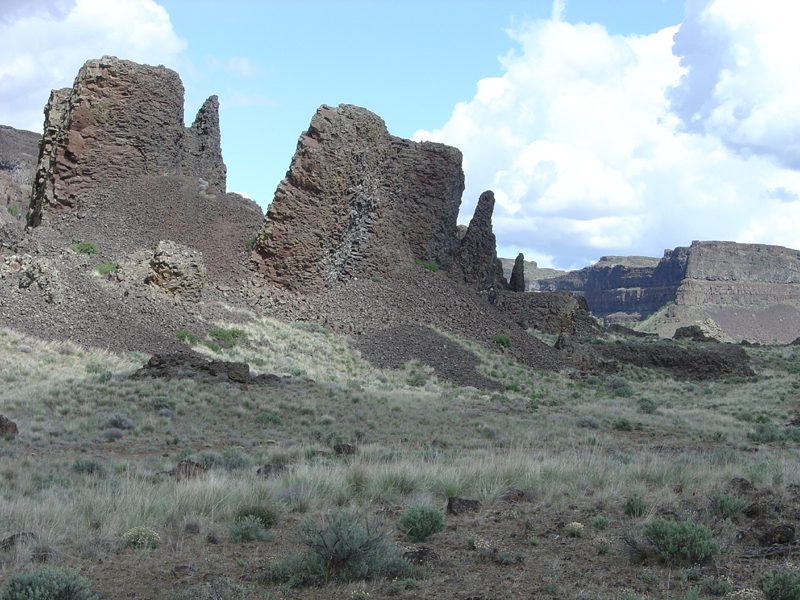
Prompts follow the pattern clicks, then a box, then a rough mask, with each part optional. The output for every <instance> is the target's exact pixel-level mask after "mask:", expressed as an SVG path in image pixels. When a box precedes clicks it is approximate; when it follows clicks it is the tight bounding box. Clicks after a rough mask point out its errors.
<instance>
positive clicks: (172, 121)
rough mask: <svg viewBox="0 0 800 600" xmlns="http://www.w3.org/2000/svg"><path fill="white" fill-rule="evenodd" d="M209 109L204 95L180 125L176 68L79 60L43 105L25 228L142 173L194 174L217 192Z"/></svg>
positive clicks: (220, 166) (214, 130)
mask: <svg viewBox="0 0 800 600" xmlns="http://www.w3.org/2000/svg"><path fill="white" fill-rule="evenodd" d="M217 108H218V103H217V100H216V97H213V96H212V97H211V98H209V99H208V100H207V101H206V103H205V104H204V105H203V107H202V108H201V109H200V112H199V113H198V115H197V119H196V120H195V122H194V124H193V125H192V127H191V128H188V129H187V128H186V127H185V126H184V119H183V84H182V83H181V80H180V77H179V76H178V74H177V73H175V72H174V71H172V70H170V69H167V68H165V67H161V66H160V67H151V66H148V65H140V64H137V63H134V62H130V61H127V60H119V59H117V58H115V57H109V56H104V57H103V58H102V59H99V60H90V61H87V62H86V64H84V66H83V67H82V68H81V70H80V71H79V72H78V75H77V77H76V78H75V83H74V85H73V87H72V88H64V89H60V90H54V91H53V92H52V93H51V94H50V100H49V101H48V103H47V105H46V106H45V125H44V136H43V138H42V143H41V147H40V151H39V158H38V166H37V171H36V178H35V185H34V192H33V198H32V201H31V204H30V209H29V211H28V215H27V222H28V225H29V226H32V227H35V226H38V225H39V224H40V223H42V222H43V221H47V220H48V219H51V218H53V217H54V216H55V215H56V214H58V213H60V212H63V211H67V212H70V210H71V211H78V212H79V211H80V209H81V208H83V207H85V206H84V205H85V204H87V199H88V198H91V197H92V196H94V195H96V194H98V193H102V191H103V190H104V188H108V187H110V186H115V185H117V184H118V183H121V182H126V181H130V180H131V179H134V178H137V177H142V176H155V175H184V176H190V177H196V178H201V179H203V180H204V181H206V182H207V183H208V187H209V189H211V190H213V191H216V192H219V193H224V192H225V165H224V163H223V162H222V154H221V151H220V140H219V119H218V116H217Z"/></svg>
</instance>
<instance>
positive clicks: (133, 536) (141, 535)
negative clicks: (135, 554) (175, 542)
mask: <svg viewBox="0 0 800 600" xmlns="http://www.w3.org/2000/svg"><path fill="white" fill-rule="evenodd" d="M122 541H123V542H125V545H126V546H127V547H129V548H158V546H159V544H160V543H161V536H160V535H158V533H157V532H156V530H155V529H153V528H151V527H144V526H142V525H139V526H137V527H134V528H133V529H130V530H128V531H126V532H125V533H123V534H122Z"/></svg>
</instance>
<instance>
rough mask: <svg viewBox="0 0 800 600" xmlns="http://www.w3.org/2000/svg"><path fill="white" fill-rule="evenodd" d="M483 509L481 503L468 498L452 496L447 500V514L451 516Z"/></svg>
mask: <svg viewBox="0 0 800 600" xmlns="http://www.w3.org/2000/svg"><path fill="white" fill-rule="evenodd" d="M480 509H481V503H480V502H478V501H477V500H467V499H466V498H456V497H455V496H451V497H450V498H448V499H447V512H448V513H450V514H451V515H456V516H458V515H460V514H462V513H468V512H477V511H479V510H480Z"/></svg>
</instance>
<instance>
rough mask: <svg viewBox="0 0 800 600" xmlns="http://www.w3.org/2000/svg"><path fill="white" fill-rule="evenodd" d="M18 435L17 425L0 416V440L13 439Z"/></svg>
mask: <svg viewBox="0 0 800 600" xmlns="http://www.w3.org/2000/svg"><path fill="white" fill-rule="evenodd" d="M18 435H19V429H18V428H17V424H16V423H14V421H12V420H11V419H8V418H7V417H5V416H4V415H0V437H2V438H6V439H8V438H15V437H17V436H18Z"/></svg>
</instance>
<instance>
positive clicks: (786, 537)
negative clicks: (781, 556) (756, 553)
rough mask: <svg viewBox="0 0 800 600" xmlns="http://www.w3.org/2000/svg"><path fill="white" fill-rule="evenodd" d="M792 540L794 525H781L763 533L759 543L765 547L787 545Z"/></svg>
mask: <svg viewBox="0 0 800 600" xmlns="http://www.w3.org/2000/svg"><path fill="white" fill-rule="evenodd" d="M792 540H794V525H790V524H789V523H783V524H782V525H778V526H777V527H773V528H772V529H769V530H767V531H765V532H764V535H763V536H761V543H762V544H764V545H765V546H773V545H775V544H788V543H790V542H791V541H792Z"/></svg>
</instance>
